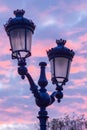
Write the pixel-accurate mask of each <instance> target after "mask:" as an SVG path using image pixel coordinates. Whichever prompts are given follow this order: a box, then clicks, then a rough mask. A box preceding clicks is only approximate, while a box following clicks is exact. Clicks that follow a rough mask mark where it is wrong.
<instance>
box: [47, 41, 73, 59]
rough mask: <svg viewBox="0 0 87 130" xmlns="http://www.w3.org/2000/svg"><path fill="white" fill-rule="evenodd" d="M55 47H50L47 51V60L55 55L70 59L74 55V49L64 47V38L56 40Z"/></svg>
mask: <svg viewBox="0 0 87 130" xmlns="http://www.w3.org/2000/svg"><path fill="white" fill-rule="evenodd" d="M56 43H57V47H54V48H51V49H50V50H48V51H47V55H48V57H49V60H51V59H53V58H55V57H65V58H68V59H70V60H72V58H73V56H74V54H75V53H74V51H73V50H70V49H69V48H67V47H65V46H64V45H65V43H66V40H62V39H60V40H56Z"/></svg>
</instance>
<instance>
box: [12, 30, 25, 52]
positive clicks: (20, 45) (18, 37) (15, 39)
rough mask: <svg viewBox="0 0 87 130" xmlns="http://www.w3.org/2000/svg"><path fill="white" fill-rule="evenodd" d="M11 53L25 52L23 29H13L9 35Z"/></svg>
mask: <svg viewBox="0 0 87 130" xmlns="http://www.w3.org/2000/svg"><path fill="white" fill-rule="evenodd" d="M10 36H11V46H12V51H13V52H15V51H19V50H25V29H15V30H12V31H11V33H10Z"/></svg>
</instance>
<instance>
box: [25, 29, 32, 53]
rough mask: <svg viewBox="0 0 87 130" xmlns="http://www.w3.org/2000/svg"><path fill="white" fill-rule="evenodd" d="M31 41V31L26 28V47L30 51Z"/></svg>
mask: <svg viewBox="0 0 87 130" xmlns="http://www.w3.org/2000/svg"><path fill="white" fill-rule="evenodd" d="M31 42H32V32H31V31H30V30H27V45H26V48H27V50H29V52H31Z"/></svg>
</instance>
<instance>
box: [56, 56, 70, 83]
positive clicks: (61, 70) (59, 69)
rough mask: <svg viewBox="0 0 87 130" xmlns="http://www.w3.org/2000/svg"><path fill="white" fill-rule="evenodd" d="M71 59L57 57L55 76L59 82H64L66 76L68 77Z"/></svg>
mask: <svg viewBox="0 0 87 130" xmlns="http://www.w3.org/2000/svg"><path fill="white" fill-rule="evenodd" d="M68 60H69V59H67V58H64V57H57V58H55V77H56V79H57V81H58V82H63V80H64V79H65V78H68V77H67V76H68V69H69V68H68V67H69V62H68Z"/></svg>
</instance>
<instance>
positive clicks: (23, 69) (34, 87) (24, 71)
mask: <svg viewBox="0 0 87 130" xmlns="http://www.w3.org/2000/svg"><path fill="white" fill-rule="evenodd" d="M18 73H19V75H21V77H25V76H26V77H27V79H28V81H29V84H30V90H31V91H32V93H33V94H34V97H35V98H40V93H39V91H38V86H37V85H36V84H35V82H34V80H33V78H32V77H31V75H30V74H29V73H28V71H27V68H26V67H25V66H20V67H18Z"/></svg>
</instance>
